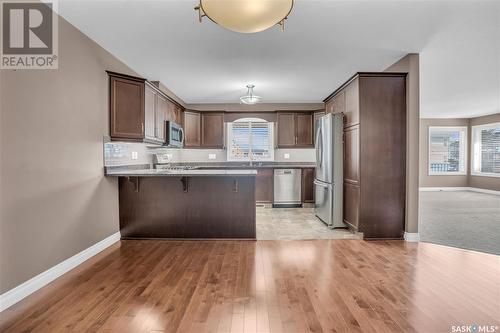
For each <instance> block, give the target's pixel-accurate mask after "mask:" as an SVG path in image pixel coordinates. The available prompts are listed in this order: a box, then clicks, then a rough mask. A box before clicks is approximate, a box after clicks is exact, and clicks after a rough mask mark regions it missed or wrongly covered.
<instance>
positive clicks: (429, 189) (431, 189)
mask: <svg viewBox="0 0 500 333" xmlns="http://www.w3.org/2000/svg"><path fill="white" fill-rule="evenodd" d="M419 191H420V192H439V191H448V192H452V191H472V192H479V193H487V194H493V195H500V191H494V190H486V189H482V188H477V187H420V188H419Z"/></svg>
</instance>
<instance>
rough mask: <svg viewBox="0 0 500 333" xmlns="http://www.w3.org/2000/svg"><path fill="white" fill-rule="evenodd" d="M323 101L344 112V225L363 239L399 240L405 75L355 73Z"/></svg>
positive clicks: (402, 211) (403, 175)
mask: <svg viewBox="0 0 500 333" xmlns="http://www.w3.org/2000/svg"><path fill="white" fill-rule="evenodd" d="M324 102H325V106H326V105H328V106H330V107H331V108H332V110H333V111H332V112H334V113H336V112H337V111H336V110H338V109H342V108H344V111H342V112H343V113H344V115H345V119H344V222H345V223H347V224H348V225H349V226H350V227H351V228H353V229H354V230H356V231H359V232H362V233H363V235H364V238H365V239H401V238H403V235H404V226H405V203H406V74H405V73H357V74H356V75H355V76H353V77H352V78H351V79H350V80H348V81H347V82H346V83H344V84H343V85H342V86H341V87H340V88H338V89H337V90H336V91H334V92H333V93H332V94H331V95H330V96H329V97H328V98H327V99H325V101H324ZM343 103H344V104H343ZM335 105H338V107H337V108H335ZM342 105H344V106H342Z"/></svg>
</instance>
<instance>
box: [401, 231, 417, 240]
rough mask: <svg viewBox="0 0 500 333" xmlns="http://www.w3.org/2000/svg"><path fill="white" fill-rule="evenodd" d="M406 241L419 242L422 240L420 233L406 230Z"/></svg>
mask: <svg viewBox="0 0 500 333" xmlns="http://www.w3.org/2000/svg"><path fill="white" fill-rule="evenodd" d="M404 237H405V241H407V242H419V241H420V235H419V234H418V232H406V231H405V236H404Z"/></svg>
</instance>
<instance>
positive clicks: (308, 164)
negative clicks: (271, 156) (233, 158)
mask: <svg viewBox="0 0 500 333" xmlns="http://www.w3.org/2000/svg"><path fill="white" fill-rule="evenodd" d="M171 165H172V166H193V167H197V168H201V169H206V168H224V169H225V168H238V169H239V168H245V169H248V168H249V169H259V168H315V167H316V163H314V162H254V163H252V165H250V164H249V163H245V162H179V163H171Z"/></svg>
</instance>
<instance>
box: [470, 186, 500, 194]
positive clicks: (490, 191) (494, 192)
mask: <svg viewBox="0 0 500 333" xmlns="http://www.w3.org/2000/svg"><path fill="white" fill-rule="evenodd" d="M469 191H473V192H479V193H487V194H494V195H500V191H494V190H486V189H484V188H477V187H469Z"/></svg>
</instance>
